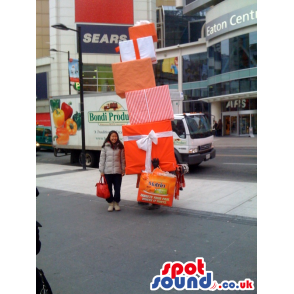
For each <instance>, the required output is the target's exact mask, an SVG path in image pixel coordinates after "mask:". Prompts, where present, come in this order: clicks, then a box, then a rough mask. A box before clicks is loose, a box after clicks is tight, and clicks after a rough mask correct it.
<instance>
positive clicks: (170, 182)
mask: <svg viewBox="0 0 294 294" xmlns="http://www.w3.org/2000/svg"><path fill="white" fill-rule="evenodd" d="M176 181H177V179H176V176H165V175H162V174H153V173H142V174H141V177H140V184H139V191H138V196H137V201H139V202H146V203H153V204H159V205H164V206H170V207H171V206H172V205H173V199H174V195H175V186H176Z"/></svg>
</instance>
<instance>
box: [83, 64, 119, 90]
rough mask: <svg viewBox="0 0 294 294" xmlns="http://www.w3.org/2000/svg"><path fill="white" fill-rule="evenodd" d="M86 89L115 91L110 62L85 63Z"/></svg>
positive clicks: (84, 80)
mask: <svg viewBox="0 0 294 294" xmlns="http://www.w3.org/2000/svg"><path fill="white" fill-rule="evenodd" d="M83 82H84V91H90V92H108V91H113V92H114V91H115V87H114V80H113V73H112V67H111V65H110V64H85V65H83Z"/></svg>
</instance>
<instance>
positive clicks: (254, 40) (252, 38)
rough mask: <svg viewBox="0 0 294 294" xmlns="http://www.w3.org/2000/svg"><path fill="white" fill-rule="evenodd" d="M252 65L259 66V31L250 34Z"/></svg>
mask: <svg viewBox="0 0 294 294" xmlns="http://www.w3.org/2000/svg"><path fill="white" fill-rule="evenodd" d="M249 52H250V67H257V32H252V33H250V34H249Z"/></svg>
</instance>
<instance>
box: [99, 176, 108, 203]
mask: <svg viewBox="0 0 294 294" xmlns="http://www.w3.org/2000/svg"><path fill="white" fill-rule="evenodd" d="M102 179H103V180H104V183H103V181H102ZM95 187H97V188H96V195H97V196H98V197H100V198H104V199H107V198H109V197H110V192H109V189H108V185H107V182H106V179H105V176H101V177H100V181H99V183H97V184H96V185H95Z"/></svg>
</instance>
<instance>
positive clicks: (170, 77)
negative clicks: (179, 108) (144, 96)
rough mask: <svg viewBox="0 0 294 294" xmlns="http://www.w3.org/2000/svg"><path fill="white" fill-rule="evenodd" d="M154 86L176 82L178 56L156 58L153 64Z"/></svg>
mask: <svg viewBox="0 0 294 294" xmlns="http://www.w3.org/2000/svg"><path fill="white" fill-rule="evenodd" d="M153 70H154V76H155V81H156V86H162V85H172V84H177V83H178V57H172V58H166V59H163V60H158V61H157V64H154V65H153Z"/></svg>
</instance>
